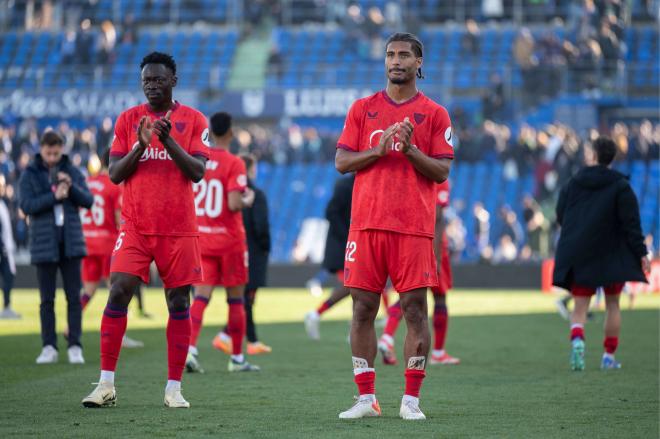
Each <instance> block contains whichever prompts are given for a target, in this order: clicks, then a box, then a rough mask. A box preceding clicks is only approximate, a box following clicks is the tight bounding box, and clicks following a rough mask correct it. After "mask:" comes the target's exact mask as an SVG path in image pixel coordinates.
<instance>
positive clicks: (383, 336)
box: [380, 334, 394, 346]
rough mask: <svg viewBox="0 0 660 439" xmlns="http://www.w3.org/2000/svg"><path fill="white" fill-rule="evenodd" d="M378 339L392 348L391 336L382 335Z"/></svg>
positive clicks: (392, 340)
mask: <svg viewBox="0 0 660 439" xmlns="http://www.w3.org/2000/svg"><path fill="white" fill-rule="evenodd" d="M380 339H381V340H383V341H384V342H385V343H387V344H389V345H390V346H394V339H393V338H392V336H391V335H389V334H383V335H381V336H380Z"/></svg>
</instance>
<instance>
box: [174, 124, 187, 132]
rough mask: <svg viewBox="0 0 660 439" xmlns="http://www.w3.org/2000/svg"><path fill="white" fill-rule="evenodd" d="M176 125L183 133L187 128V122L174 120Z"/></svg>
mask: <svg viewBox="0 0 660 439" xmlns="http://www.w3.org/2000/svg"><path fill="white" fill-rule="evenodd" d="M174 127H175V128H176V130H177V131H178V132H179V133H183V131H184V130H185V129H186V123H185V122H174Z"/></svg>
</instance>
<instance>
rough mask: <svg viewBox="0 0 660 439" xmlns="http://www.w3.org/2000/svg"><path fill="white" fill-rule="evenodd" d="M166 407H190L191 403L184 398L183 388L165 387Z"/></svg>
mask: <svg viewBox="0 0 660 439" xmlns="http://www.w3.org/2000/svg"><path fill="white" fill-rule="evenodd" d="M165 407H169V408H173V409H187V408H190V403H189V402H188V401H186V400H185V399H183V395H181V389H174V388H172V389H165Z"/></svg>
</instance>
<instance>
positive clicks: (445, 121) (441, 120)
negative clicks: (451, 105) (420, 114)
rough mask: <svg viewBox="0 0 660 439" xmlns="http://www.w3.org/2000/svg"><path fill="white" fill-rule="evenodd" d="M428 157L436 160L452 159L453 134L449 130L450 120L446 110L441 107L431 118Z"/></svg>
mask: <svg viewBox="0 0 660 439" xmlns="http://www.w3.org/2000/svg"><path fill="white" fill-rule="evenodd" d="M429 155H430V156H431V157H433V158H436V159H453V158H454V133H453V132H452V128H451V120H450V119H449V113H447V110H445V109H444V108H442V107H441V108H439V109H438V110H437V111H436V114H435V117H434V118H433V129H432V132H431V152H430V154H429Z"/></svg>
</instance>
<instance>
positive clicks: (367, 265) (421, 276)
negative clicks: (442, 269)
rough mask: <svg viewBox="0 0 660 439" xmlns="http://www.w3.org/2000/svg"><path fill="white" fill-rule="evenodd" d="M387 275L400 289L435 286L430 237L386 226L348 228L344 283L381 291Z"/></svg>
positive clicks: (399, 290) (402, 291)
mask: <svg viewBox="0 0 660 439" xmlns="http://www.w3.org/2000/svg"><path fill="white" fill-rule="evenodd" d="M388 276H389V277H390V279H391V280H392V285H393V286H394V289H395V290H396V291H398V292H399V293H405V292H406V291H411V290H416V289H419V288H428V287H433V286H436V285H437V283H438V276H437V273H436V264H435V256H434V255H433V239H432V238H430V237H425V236H416V235H406V234H403V233H396V232H390V231H386V230H353V231H351V232H349V234H348V242H347V243H346V254H345V258H344V285H345V286H346V287H349V288H359V289H361V290H366V291H372V292H374V293H380V292H382V291H383V289H384V288H385V284H386V282H387V277H388Z"/></svg>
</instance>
